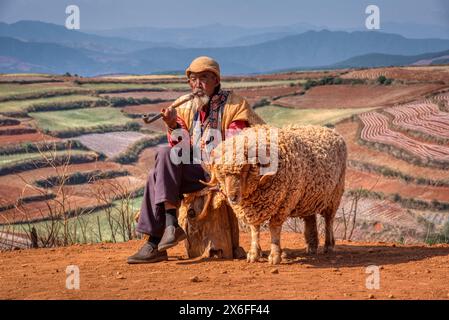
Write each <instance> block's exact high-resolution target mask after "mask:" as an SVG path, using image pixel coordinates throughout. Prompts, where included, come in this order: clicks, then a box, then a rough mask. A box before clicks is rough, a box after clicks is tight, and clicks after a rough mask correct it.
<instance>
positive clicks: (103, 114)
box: [30, 107, 132, 132]
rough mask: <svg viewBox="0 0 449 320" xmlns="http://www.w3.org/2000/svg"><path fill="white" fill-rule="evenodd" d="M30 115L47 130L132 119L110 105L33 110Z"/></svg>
mask: <svg viewBox="0 0 449 320" xmlns="http://www.w3.org/2000/svg"><path fill="white" fill-rule="evenodd" d="M30 116H31V117H33V118H34V119H36V121H37V126H38V127H39V128H40V129H42V130H46V131H49V132H55V131H67V130H72V129H80V128H85V129H89V128H94V127H98V126H123V125H126V124H127V123H129V122H131V121H132V120H131V119H129V118H127V117H125V116H124V115H123V114H122V112H120V110H119V109H117V108H111V107H98V108H88V109H73V110H63V111H51V112H33V113H30Z"/></svg>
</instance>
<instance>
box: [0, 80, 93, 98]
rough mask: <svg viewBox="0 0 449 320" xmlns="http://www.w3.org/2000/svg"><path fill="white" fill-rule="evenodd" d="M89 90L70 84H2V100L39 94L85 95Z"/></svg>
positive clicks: (0, 88) (0, 91)
mask: <svg viewBox="0 0 449 320" xmlns="http://www.w3.org/2000/svg"><path fill="white" fill-rule="evenodd" d="M86 91H89V90H88V89H84V88H80V87H77V86H72V85H70V83H67V84H64V85H60V84H58V85H53V84H48V83H46V84H40V83H39V84H25V85H24V84H0V99H3V100H4V99H8V98H10V99H14V98H15V97H21V96H30V95H39V94H48V93H54V94H58V93H59V94H62V93H67V92H70V93H83V92H86Z"/></svg>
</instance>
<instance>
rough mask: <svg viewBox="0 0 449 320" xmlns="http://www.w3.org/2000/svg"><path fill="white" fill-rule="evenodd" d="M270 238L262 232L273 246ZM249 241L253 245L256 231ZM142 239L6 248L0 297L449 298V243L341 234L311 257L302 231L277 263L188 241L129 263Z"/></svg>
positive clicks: (0, 259)
mask: <svg viewBox="0 0 449 320" xmlns="http://www.w3.org/2000/svg"><path fill="white" fill-rule="evenodd" d="M268 239H269V237H268V234H267V233H265V232H264V233H262V236H261V240H262V242H261V244H262V248H263V249H265V250H266V249H268V248H269V241H268ZM241 240H242V244H243V247H244V248H245V249H247V248H248V246H249V236H248V234H241ZM141 243H142V242H141V241H131V242H128V243H121V244H96V245H80V246H72V247H67V248H58V249H34V250H21V251H13V252H2V253H0V282H1V284H2V285H1V286H0V299H73V298H76V299H195V300H196V299H370V298H371V299H449V289H448V287H447V284H448V283H449V272H448V271H449V270H448V269H449V245H445V246H442V245H440V246H433V247H428V246H402V245H394V244H386V243H361V242H357V243H356V242H348V241H337V252H336V253H335V254H333V255H329V256H325V255H323V254H322V253H320V254H319V255H317V256H313V257H310V256H307V255H306V254H305V252H304V242H303V239H302V236H299V235H298V234H294V233H285V234H284V235H283V246H284V248H287V249H286V250H285V251H286V252H287V253H288V259H287V261H286V262H283V263H282V264H281V265H279V266H277V267H276V268H274V267H273V266H270V265H269V264H268V263H267V262H260V263H255V264H248V263H246V261H244V260H221V261H219V260H209V261H195V260H185V259H183V257H182V256H183V254H184V248H183V246H182V245H178V246H177V247H175V248H173V249H170V250H169V256H170V260H169V261H167V262H161V263H158V264H148V265H127V264H126V263H125V260H126V257H127V256H128V255H130V254H132V253H134V251H135V250H136V249H137V248H138V247H139V246H140V245H141ZM266 252H267V251H265V253H266ZM68 265H77V266H79V269H80V287H81V288H80V290H67V289H66V288H65V283H66V267H67V266H68ZM370 265H377V266H379V267H380V289H378V290H376V289H374V290H369V289H367V288H366V279H367V277H368V276H369V274H367V273H366V267H368V266H370ZM274 269H276V270H277V271H278V272H277V273H276V272H274V273H273V270H274ZM195 276H196V277H198V279H199V281H198V282H192V281H191V278H192V277H195Z"/></svg>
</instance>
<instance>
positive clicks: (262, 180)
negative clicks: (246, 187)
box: [259, 172, 275, 186]
mask: <svg viewBox="0 0 449 320" xmlns="http://www.w3.org/2000/svg"><path fill="white" fill-rule="evenodd" d="M274 175H275V172H267V173H265V174H264V175H263V176H262V177H261V178H260V180H259V186H263V185H265V184H266V183H267V182H269V181H271V178H272V177H273V176H274Z"/></svg>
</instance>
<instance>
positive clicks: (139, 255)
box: [128, 242, 168, 264]
mask: <svg viewBox="0 0 449 320" xmlns="http://www.w3.org/2000/svg"><path fill="white" fill-rule="evenodd" d="M165 260H168V256H167V251H163V250H161V251H159V250H158V249H156V248H153V246H152V245H151V244H150V243H148V242H145V244H144V245H143V246H142V247H141V248H140V249H139V251H137V252H136V254H134V255H132V256H130V257H129V258H128V263H129V264H136V263H152V262H159V261H165Z"/></svg>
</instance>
